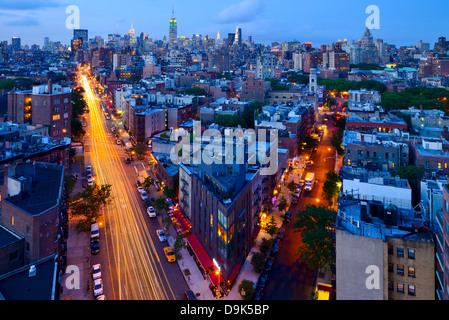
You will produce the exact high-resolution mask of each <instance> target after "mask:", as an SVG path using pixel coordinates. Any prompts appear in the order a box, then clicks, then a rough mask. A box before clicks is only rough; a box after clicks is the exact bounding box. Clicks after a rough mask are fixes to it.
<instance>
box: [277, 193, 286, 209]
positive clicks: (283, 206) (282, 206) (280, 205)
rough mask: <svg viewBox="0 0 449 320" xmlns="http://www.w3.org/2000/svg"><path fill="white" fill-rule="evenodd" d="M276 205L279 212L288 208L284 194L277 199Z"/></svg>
mask: <svg viewBox="0 0 449 320" xmlns="http://www.w3.org/2000/svg"><path fill="white" fill-rule="evenodd" d="M277 207H278V210H279V211H281V212H282V211H284V210H285V209H287V208H288V202H287V199H285V197H284V196H282V197H281V199H280V200H279V203H278V205H277Z"/></svg>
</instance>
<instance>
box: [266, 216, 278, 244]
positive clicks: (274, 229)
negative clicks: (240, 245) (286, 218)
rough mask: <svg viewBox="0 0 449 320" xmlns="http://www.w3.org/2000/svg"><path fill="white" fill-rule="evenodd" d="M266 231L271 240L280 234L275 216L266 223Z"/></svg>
mask: <svg viewBox="0 0 449 320" xmlns="http://www.w3.org/2000/svg"><path fill="white" fill-rule="evenodd" d="M265 231H266V232H267V233H268V234H269V235H270V236H271V238H274V236H275V235H276V234H277V233H278V231H279V228H278V226H277V224H276V220H275V219H274V216H273V215H271V217H270V220H268V222H267V223H266V225H265Z"/></svg>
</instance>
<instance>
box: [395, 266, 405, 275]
mask: <svg viewBox="0 0 449 320" xmlns="http://www.w3.org/2000/svg"><path fill="white" fill-rule="evenodd" d="M396 273H397V274H398V275H400V276H403V275H404V265H402V264H398V267H397V272H396Z"/></svg>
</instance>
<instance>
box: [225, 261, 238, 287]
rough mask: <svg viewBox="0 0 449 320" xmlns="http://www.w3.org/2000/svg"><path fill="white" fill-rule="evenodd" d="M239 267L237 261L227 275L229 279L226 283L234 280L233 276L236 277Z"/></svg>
mask: <svg viewBox="0 0 449 320" xmlns="http://www.w3.org/2000/svg"><path fill="white" fill-rule="evenodd" d="M240 267H241V265H240V263H237V264H236V265H235V267H234V269H233V270H232V272H231V274H230V276H229V279H228V283H229V284H232V283H233V282H234V280H235V278H237V275H238V274H239V271H240Z"/></svg>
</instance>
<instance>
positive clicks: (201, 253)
mask: <svg viewBox="0 0 449 320" xmlns="http://www.w3.org/2000/svg"><path fill="white" fill-rule="evenodd" d="M186 239H187V242H188V243H189V245H190V247H191V248H192V250H193V252H194V253H195V256H196V257H197V259H198V261H199V262H200V263H201V265H202V266H203V269H204V270H207V269H209V268H210V267H213V266H214V263H213V262H212V260H211V258H210V257H209V255H208V254H207V252H206V250H204V248H203V245H202V244H201V243H200V241H199V240H198V238H197V237H196V235H194V234H190V235H188V236H186Z"/></svg>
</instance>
